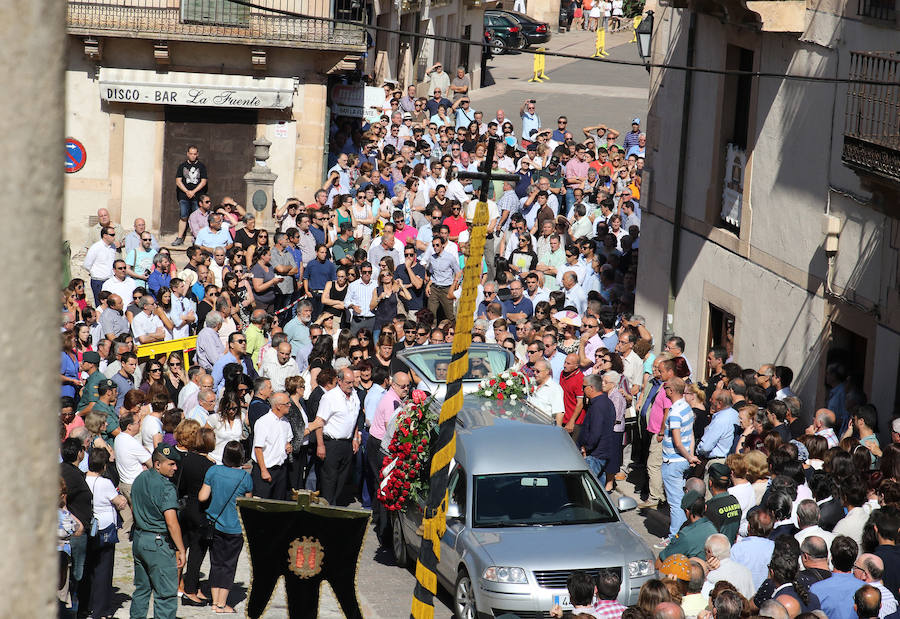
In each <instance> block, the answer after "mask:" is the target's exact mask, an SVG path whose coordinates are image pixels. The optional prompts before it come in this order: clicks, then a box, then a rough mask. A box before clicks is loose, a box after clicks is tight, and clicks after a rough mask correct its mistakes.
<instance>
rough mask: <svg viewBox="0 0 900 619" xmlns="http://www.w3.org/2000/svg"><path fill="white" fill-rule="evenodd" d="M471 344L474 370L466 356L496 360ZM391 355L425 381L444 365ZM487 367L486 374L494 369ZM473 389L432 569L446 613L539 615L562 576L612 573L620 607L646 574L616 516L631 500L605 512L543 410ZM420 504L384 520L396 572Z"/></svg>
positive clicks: (412, 553) (430, 358)
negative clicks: (449, 601) (450, 607)
mask: <svg viewBox="0 0 900 619" xmlns="http://www.w3.org/2000/svg"><path fill="white" fill-rule="evenodd" d="M476 346H477V348H476ZM476 346H473V348H472V350H471V352H472V353H473V357H474V360H476V362H475V367H476V368H478V367H480V365H479V362H478V361H477V359H482V360H484V361H490V360H499V359H502V358H503V357H504V356H505V355H506V354H507V353H506V351H504V350H502V349H500V347H497V346H485V345H476ZM439 349H442V350H439ZM401 357H402V358H403V360H404V362H405V363H407V364H408V365H409V366H410V367H411V368H412V369H414V370H415V371H416V373H417V374H418V375H419V378H420V379H422V380H423V381H425V382H431V381H434V379H435V366H434V362H435V359H437V360H438V363H441V364H442V363H443V362H444V361H446V360H449V358H450V347H449V346H448V345H445V346H440V345H438V346H427V347H417V348H412V349H410V350H408V351H403V352H402V353H401ZM426 361H427V363H428V364H429V365H430V368H429V367H428V365H424V364H425V362H426ZM508 361H510V362H511V359H508ZM488 365H490V366H491V370H492V372H491V373H492V374H493V373H494V372H496V371H502V370H503V369H505V368H502V367H501V368H497V367H495V366H494V364H491V363H488ZM471 367H473V366H472V365H471V364H470V368H471ZM507 367H508V366H507ZM440 372H442V370H441V369H440V367H439V368H438V373H440ZM480 374H481V371H480V370H477V371H476V376H473V377H470V378H469V381H471V382H473V383H475V384H477V382H478V381H479V380H480V379H481V378H483V376H480ZM429 378H430V379H431V380H430V381H429V380H428V379H429ZM467 382H468V381H467ZM472 390H473V389H471V385H467V386H466V388H465V389H464V391H466V392H467V395H466V396H465V398H464V403H463V409H462V411H461V412H460V414H459V416H458V418H457V438H456V445H457V451H456V457H455V459H454V461H453V462H452V464H451V470H450V477H449V486H448V490H449V492H450V502H449V505H448V513H447V530H446V532H445V533H444V536H443V538H442V539H441V560H440V563H439V565H438V580H439V581H440V583H441V584H442V586H444V587H445V588H446V589H447V590H448V591H450V592H451V593H452V595H453V603H454V612H455V614H456V616H457V617H459V618H460V619H476V618H478V617H496V616H500V615H503V614H504V613H513V614H515V615H516V616H518V617H520V618H521V619H530V618H532V617H535V618H536V617H546V616H548V615H547V612H548V611H549V610H550V609H551V608H552V606H553V605H554V603H559V604H561V605H562V606H563V607H564V608H565V607H566V606H567V605H568V592H567V590H566V579H567V578H568V576H569V574H570V573H571V572H572V571H573V570H587V571H588V572H592V573H597V572H598V571H599V570H600V569H601V568H612V569H615V570H618V571H619V573H620V574H621V577H622V588H621V590H620V592H619V601H620V602H621V603H623V604H633V603H635V602H636V601H637V596H638V592H639V590H640V588H641V585H643V584H644V582H646V581H647V580H648V579H650V578H652V577H654V576H655V574H656V572H655V569H654V563H653V561H654V555H653V553H652V552H651V550H650V548H648V546H647V545H646V544H645V543H644V541H643V540H642V539H641V537H640V536H639V535H638V534H637V533H635V532H634V531H633V530H632V529H631V528H630V527H629V526H628V525H627V524H625V523H624V522H623V521H622V519H621V518H620V516H619V511H625V510H627V509H633V508H634V507H635V502H634V500H633V499H631V498H630V497H621V498H619V500H618V502H617V505H613V503H612V502H611V501H610V498H609V497H608V496H607V494H606V493H605V492H604V491H603V489H602V488H601V487H600V485H599V483H598V482H597V479H596V478H595V477H594V476H593V474H592V473H591V472H590V471H589V469H588V468H587V466H586V465H585V462H584V459H583V458H582V457H581V454H580V453H579V451H578V450H577V449H576V448H575V445H574V443H573V442H572V440H571V439H570V438H569V436H568V435H567V434H566V433H565V431H564V430H563V429H562V428H559V427H556V426H555V425H553V424H551V423H550V419H549V418H548V417H547V416H546V415H544V414H543V413H542V412H540V411H538V410H537V409H535V408H534V407H532V406H531V405H529V404H527V403H525V402H509V401H506V402H498V401H496V400H490V399H485V398H482V397H480V396H477V395H474V394H473V393H471V391H472ZM423 507H424V506H423V505H421V504H410V505H408V506H407V508H406V509H405V510H404V511H403V512H401V513H399V514H398V513H394V514H393V515H392V528H391V536H392V537H391V544H392V547H393V550H394V554H395V556H396V557H397V561H398V563H399V564H401V565H404V564H405V565H411V564H412V563H413V562H414V561H415V558H416V555H417V553H418V547H419V543H420V541H421V538H420V537H418V535H417V529H418V528H419V524H420V523H421V521H422V513H423Z"/></svg>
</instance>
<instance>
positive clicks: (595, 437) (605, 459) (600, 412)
mask: <svg viewBox="0 0 900 619" xmlns="http://www.w3.org/2000/svg"><path fill="white" fill-rule="evenodd" d="M611 375H615V376H611ZM613 379H615V380H613ZM618 386H619V381H618V373H617V372H608V373H607V375H606V376H603V377H601V376H600V375H599V374H590V375H588V376H585V377H584V395H585V396H586V397H587V398H588V402H589V404H588V408H587V414H586V415H585V416H584V422H583V423H582V425H581V432H579V433H578V439H577V441H576V443H577V445H578V447H579V448H580V449H581V455H582V456H584V460H585V462H586V463H587V465H588V468H589V469H591V472H593V473H594V475H596V477H597V479H598V480H600V485H601V486H603V487H605V486H606V465H607V464H608V463H609V461H610V460H612V459H613V458H614V457H615V456H616V452H617V450H618V448H619V447H618V444H617V440H616V439H617V437H618V435H617V434H616V433H615V432H613V426H615V425H616V408H615V406H613V403H612V401H611V400H610V399H609V396H607V394H608V393H610V392H611V391H612V390H613V389H616V388H617V387H618Z"/></svg>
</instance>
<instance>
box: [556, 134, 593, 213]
mask: <svg viewBox="0 0 900 619" xmlns="http://www.w3.org/2000/svg"><path fill="white" fill-rule="evenodd" d="M590 167H591V164H590V163H588V161H587V152H586V151H585V149H584V144H578V145H577V146H576V147H575V157H573V158H572V159H569V161H568V163H566V212H565V213H560V214H561V215H565V216H566V217H568V216H569V212H570V211H571V210H572V207H574V206H575V188H576V187H580V188H581V189H584V183H585V181H586V180H587V175H588V168H590Z"/></svg>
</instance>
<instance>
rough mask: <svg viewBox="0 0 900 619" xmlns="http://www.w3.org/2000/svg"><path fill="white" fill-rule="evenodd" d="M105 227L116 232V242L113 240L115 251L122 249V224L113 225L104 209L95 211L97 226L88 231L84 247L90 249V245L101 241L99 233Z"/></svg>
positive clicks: (123, 240) (123, 230)
mask: <svg viewBox="0 0 900 619" xmlns="http://www.w3.org/2000/svg"><path fill="white" fill-rule="evenodd" d="M105 227H109V228H112V229H114V230H115V231H116V240H115V245H116V251H119V250H120V249H122V247H123V246H124V244H125V229H124V228H122V224H118V223H113V221H112V217H111V216H110V214H109V211H108V210H107V209H105V208H98V209H97V225H96V226H94V227H92V228H91V229H90V230H89V231H88V238H87V245H86V246H87V247H90V246H91V245H93V244H94V243H96V242H97V241H99V240H100V239H101V236H100V232H101V231H102V230H103V228H105Z"/></svg>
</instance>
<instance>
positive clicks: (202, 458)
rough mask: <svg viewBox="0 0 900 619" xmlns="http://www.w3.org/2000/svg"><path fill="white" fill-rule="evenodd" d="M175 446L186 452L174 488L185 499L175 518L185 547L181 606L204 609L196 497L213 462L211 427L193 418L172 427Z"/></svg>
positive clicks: (201, 526)
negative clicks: (211, 455) (206, 426)
mask: <svg viewBox="0 0 900 619" xmlns="http://www.w3.org/2000/svg"><path fill="white" fill-rule="evenodd" d="M175 440H176V442H177V444H178V445H181V446H183V447H188V448H189V451H188V452H187V453H186V454H184V455H183V456H182V458H181V462H180V463H179V464H178V471H177V472H176V475H175V477H176V489H177V491H178V496H179V498H184V499H185V507H184V509H182V510H181V513H180V514H179V516H178V520H179V524H180V525H181V535H182V537H183V538H184V547H185V548H186V549H187V551H188V552H187V555H188V556H187V565H186V566H185V569H184V574H183V579H184V580H183V583H182V584H183V590H184V594H183V595H182V597H181V603H182V604H184V605H185V606H204V605H205V604H206V603H207V602H209V599H208V598H207V597H206V596H204V595H203V594H202V593H201V592H200V565H201V564H202V563H203V558H204V557H205V556H206V551H207V550H208V546H207V543H206V535H205V530H206V516H205V514H204V511H203V510H204V509H205V508H206V504H201V502H200V499H199V498H198V497H197V495H198V493H199V492H200V488H201V487H202V486H203V478H204V477H205V476H206V471H207V470H208V469H209V467H211V466H212V465H213V464H215V462H213V461H212V459H210V457H209V453H210V452H211V451H212V450H213V449H215V447H216V434H215V432H214V431H213V430H212V428H201V427H200V422H198V421H197V420H195V419H185V420H184V421H182V422H181V423H179V424H178V427H176V428H175Z"/></svg>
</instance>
